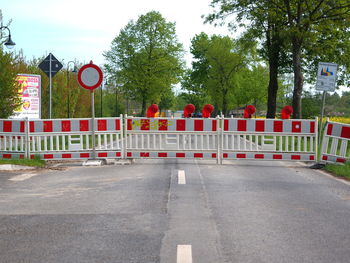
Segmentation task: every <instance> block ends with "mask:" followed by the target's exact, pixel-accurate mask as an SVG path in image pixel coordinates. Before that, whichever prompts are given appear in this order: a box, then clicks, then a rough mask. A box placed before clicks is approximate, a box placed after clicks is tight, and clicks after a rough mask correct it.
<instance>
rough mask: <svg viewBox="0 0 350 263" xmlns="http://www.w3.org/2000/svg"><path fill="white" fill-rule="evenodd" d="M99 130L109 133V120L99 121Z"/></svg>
mask: <svg viewBox="0 0 350 263" xmlns="http://www.w3.org/2000/svg"><path fill="white" fill-rule="evenodd" d="M97 130H98V131H107V120H97Z"/></svg>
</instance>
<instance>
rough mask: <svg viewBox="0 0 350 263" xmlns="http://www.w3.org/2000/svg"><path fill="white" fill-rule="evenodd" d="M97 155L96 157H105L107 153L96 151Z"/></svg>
mask: <svg viewBox="0 0 350 263" xmlns="http://www.w3.org/2000/svg"><path fill="white" fill-rule="evenodd" d="M97 156H98V157H107V156H108V153H98V154H97Z"/></svg>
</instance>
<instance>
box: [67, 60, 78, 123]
mask: <svg viewBox="0 0 350 263" xmlns="http://www.w3.org/2000/svg"><path fill="white" fill-rule="evenodd" d="M70 63H73V65H74V68H73V70H72V72H73V73H76V72H77V67H76V65H75V62H74V61H69V62H68V63H67V89H68V97H67V117H68V119H69V118H70V87H69V76H70V75H69V64H70Z"/></svg>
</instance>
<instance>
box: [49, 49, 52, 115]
mask: <svg viewBox="0 0 350 263" xmlns="http://www.w3.org/2000/svg"><path fill="white" fill-rule="evenodd" d="M51 64H52V54H51V53H50V54H49V81H50V87H49V119H52V118H51V117H52V115H51V114H52V105H51V99H52V76H51V74H52V72H51V71H52V69H51V66H52V65H51Z"/></svg>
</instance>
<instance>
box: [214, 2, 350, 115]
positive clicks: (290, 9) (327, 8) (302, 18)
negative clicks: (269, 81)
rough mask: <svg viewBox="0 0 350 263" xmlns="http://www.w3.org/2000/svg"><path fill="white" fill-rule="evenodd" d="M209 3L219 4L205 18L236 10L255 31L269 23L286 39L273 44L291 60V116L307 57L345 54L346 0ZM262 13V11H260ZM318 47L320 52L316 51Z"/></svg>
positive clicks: (349, 10) (349, 11)
mask: <svg viewBox="0 0 350 263" xmlns="http://www.w3.org/2000/svg"><path fill="white" fill-rule="evenodd" d="M212 5H213V6H214V7H215V6H219V7H220V9H219V11H218V12H215V13H214V14H212V15H209V16H208V17H207V20H208V21H213V20H215V19H224V18H225V17H226V16H227V15H229V14H232V13H234V12H236V13H237V16H236V17H237V18H236V21H242V19H243V18H251V19H252V21H253V22H252V23H250V24H248V26H249V25H250V26H251V29H252V30H254V31H255V32H259V29H260V28H259V25H260V24H267V25H271V23H272V25H277V26H278V35H279V37H278V38H279V39H281V38H282V39H284V40H286V41H283V42H281V43H280V44H278V46H277V47H278V48H279V49H280V50H284V51H285V52H286V53H287V52H288V53H289V54H290V59H289V60H291V61H292V67H291V69H292V72H293V74H294V90H293V108H294V112H293V117H294V118H301V96H302V90H303V83H304V72H306V71H307V68H308V64H310V63H309V62H308V61H310V58H312V59H311V60H312V61H313V62H314V61H317V60H319V59H320V58H322V59H324V60H326V61H329V62H338V63H339V61H334V54H339V53H340V54H345V53H346V52H345V51H346V50H348V49H349V48H348V46H347V45H344V44H341V43H342V42H344V41H346V42H348V40H349V36H350V32H349V30H348V23H349V20H350V3H349V1H348V0H337V1H324V0H304V1H300V0H259V1H258V0H253V1H247V0H232V1H227V0H213V1H212ZM247 7H250V8H247ZM264 13H265V15H261V14H264ZM241 25H242V24H241ZM242 26H244V25H242ZM266 32H269V31H266ZM334 36H337V37H334ZM316 44H318V45H316ZM283 45H285V46H283ZM267 47H268V46H267ZM283 47H285V48H283ZM281 48H283V49H281ZM286 48H287V49H286ZM320 49H321V50H322V52H319V51H320ZM267 50H268V48H267ZM320 54H321V55H320ZM317 57H318V58H317ZM315 58H316V59H315ZM332 58H333V59H332ZM349 61H350V59H349V57H348V56H346V59H344V58H342V59H341V61H340V63H342V65H347V66H349V63H350V62H349ZM309 68H310V67H309ZM270 73H271V72H270Z"/></svg>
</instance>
